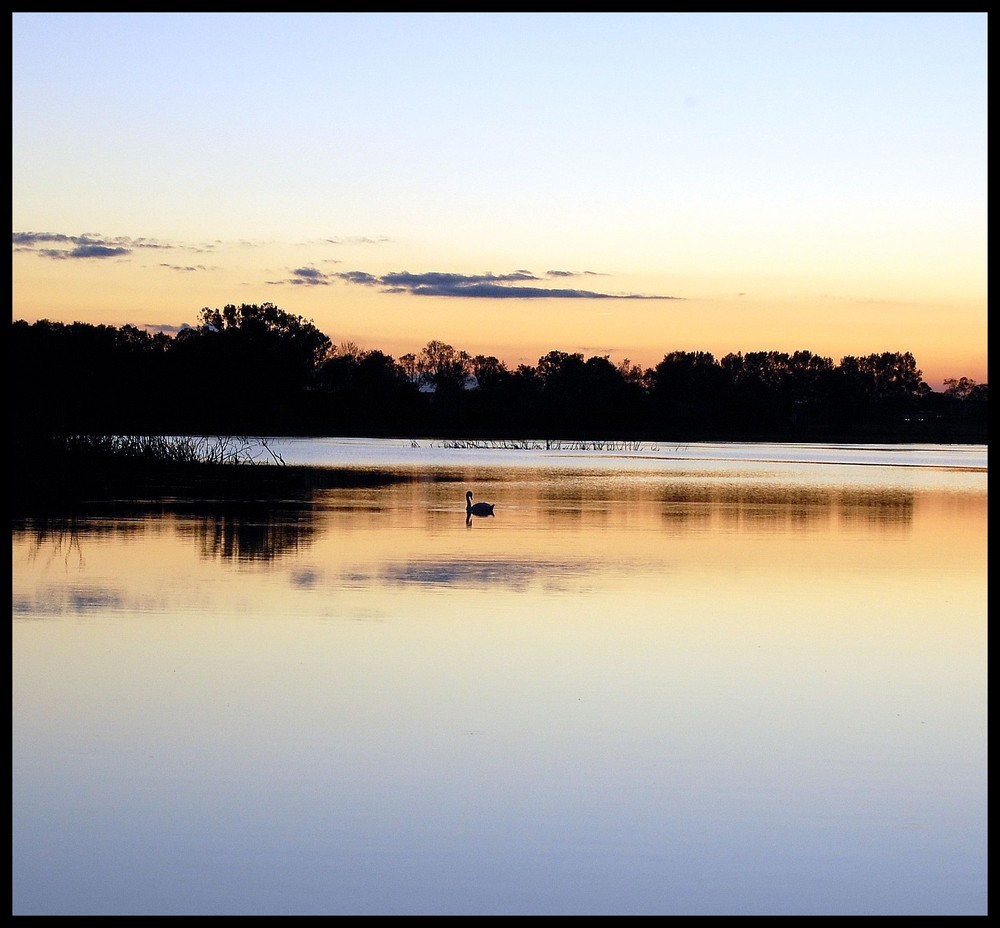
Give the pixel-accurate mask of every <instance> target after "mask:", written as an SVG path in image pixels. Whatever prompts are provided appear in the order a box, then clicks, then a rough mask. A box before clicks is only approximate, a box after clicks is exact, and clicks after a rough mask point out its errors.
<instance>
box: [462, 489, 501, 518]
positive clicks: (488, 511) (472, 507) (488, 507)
mask: <svg viewBox="0 0 1000 928" xmlns="http://www.w3.org/2000/svg"><path fill="white" fill-rule="evenodd" d="M495 506H496V503H475V504H473V502H472V490H469V491H468V492H467V493H466V494H465V514H466V515H467V516H491V515H493V509H494V507H495Z"/></svg>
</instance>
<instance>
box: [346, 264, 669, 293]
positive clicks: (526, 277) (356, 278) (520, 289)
mask: <svg viewBox="0 0 1000 928" xmlns="http://www.w3.org/2000/svg"><path fill="white" fill-rule="evenodd" d="M586 273H587V274H590V273H592V272H590V271H587V272H586ZM333 276H334V277H336V278H339V279H340V280H343V281H345V282H346V283H349V284H358V285H361V286H366V287H382V288H383V291H384V292H385V293H410V294H413V295H414V296H455V297H470V298H471V297H476V298H479V299H496V300H509V299H520V300H525V299H575V300H678V299H682V297H676V296H659V295H647V294H638V293H602V292H599V291H595V290H571V289H566V288H558V289H556V288H549V287H546V286H541V285H539V286H534V284H541V283H542V279H541V278H539V277H536V276H535V275H534V274H532V273H531V272H530V271H525V270H519V271H514V272H513V273H510V274H472V275H469V274H447V273H442V272H439V271H428V272H425V273H423V274H411V273H410V272H409V271H397V272H395V273H392V274H384V275H383V276H381V277H376V276H375V275H373V274H369V273H367V272H366V271H345V272H341V273H338V274H334V275H333ZM547 276H549V277H574V276H577V275H576V274H575V272H573V271H549V272H548V275H547ZM525 284H527V285H525Z"/></svg>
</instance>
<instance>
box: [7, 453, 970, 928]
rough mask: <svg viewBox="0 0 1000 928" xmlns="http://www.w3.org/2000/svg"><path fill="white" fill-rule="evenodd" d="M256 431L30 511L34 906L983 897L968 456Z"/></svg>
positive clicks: (28, 688) (58, 910)
mask: <svg viewBox="0 0 1000 928" xmlns="http://www.w3.org/2000/svg"><path fill="white" fill-rule="evenodd" d="M273 447H274V448H276V449H277V450H278V451H279V452H280V454H281V455H282V457H283V459H285V460H286V461H287V462H288V463H306V464H309V465H311V466H315V467H331V468H333V467H335V468H338V469H346V471H347V472H354V473H356V474H357V476H358V479H357V480H348V481H345V482H346V483H347V484H349V485H346V486H340V487H317V488H315V489H313V490H310V491H307V492H302V493H300V494H289V495H288V496H287V497H283V498H281V499H272V498H268V499H240V500H233V499H225V500H222V499H219V500H211V499H209V500H205V499H197V500H196V499H190V498H182V497H180V496H178V497H176V498H172V499H162V498H157V499H155V500H154V499H150V500H146V501H128V505H124V504H118V505H113V506H112V505H107V504H97V503H95V504H94V505H93V506H91V507H85V508H84V509H82V510H78V511H76V512H74V513H72V514H66V516H65V517H51V516H50V517H47V518H45V519H41V518H39V519H28V520H26V521H24V522H22V523H18V524H16V525H15V526H14V528H13V532H12V539H13V545H12V547H13V618H14V621H13V665H12V666H13V911H14V914H23V915H29V914H47V915H60V914H62V915H88V914H90V915H93V914H103V915H124V914H133V915H143V914H147V915H192V914H206V915H213V914H234V915H240V914H243V915H249V914H261V915H268V914H272V915H277V914H288V915H296V914H326V915H337V914H356V915H374V914H386V915H392V914H403V915H418V914H438V915H449V914H472V915H476V914H480V915H492V914H539V915H545V914H582V915H601V914H647V915H648V914H660V915H679V914H695V915H697V914H706V915H711V914H715V915H718V914H745V915H761V914H771V915H783V914H806V915H808V914H816V915H832V914H839V915H852V914H871V915H905V914H909V915H963V914H986V812H987V807H986V747H987V742H986V695H987V694H986V688H987V687H986V681H987V664H986V538H987V488H986V484H987V471H986V449H985V447H983V446H974V447H971V448H970V447H968V446H907V447H903V448H901V447H898V446H888V447H885V448H882V447H880V446H828V445H825V446H793V445H784V446H782V445H766V446H765V445H752V446H751V445H697V446H684V447H669V448H652V447H643V448H619V449H613V448H604V449H601V450H598V451H595V450H592V449H590V450H588V449H581V448H579V447H561V448H556V449H554V448H549V449H548V450H546V449H544V448H542V449H530V448H504V447H463V448H456V447H446V446H444V445H443V444H441V443H430V442H401V441H399V442H397V441H382V442H370V441H362V440H352V441H344V440H336V441H335V440H320V441H281V442H277V441H275V442H273ZM467 489H471V490H473V491H474V493H475V498H476V499H477V500H478V499H482V500H487V501H490V502H495V503H496V515H495V516H494V517H493V518H482V519H479V518H473V519H471V520H467V518H466V513H465V499H464V497H465V491H466V490H467Z"/></svg>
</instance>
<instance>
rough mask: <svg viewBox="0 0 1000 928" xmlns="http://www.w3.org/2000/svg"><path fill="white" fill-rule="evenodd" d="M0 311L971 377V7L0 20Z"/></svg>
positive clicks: (982, 237) (974, 107)
mask: <svg viewBox="0 0 1000 928" xmlns="http://www.w3.org/2000/svg"><path fill="white" fill-rule="evenodd" d="M12 24H13V41H12V47H13V69H12V77H13V111H12V114H13V120H12V122H13V134H12V159H13V166H12V200H13V202H12V223H13V230H12V231H13V254H12V273H13V287H12V290H13V294H12V295H13V306H12V318H13V319H14V320H19V319H23V320H27V321H29V322H33V321H36V320H39V319H50V320H53V321H62V322H73V321H81V322H89V323H105V324H109V325H116V326H118V325H123V324H132V325H137V326H142V327H149V328H150V329H153V330H158V329H162V330H165V331H175V330H177V329H179V328H180V327H181V326H184V325H196V324H198V322H199V318H198V317H199V312H200V310H201V309H202V308H203V307H222V306H224V305H226V304H241V303H264V302H271V303H274V304H276V305H277V306H279V307H281V308H282V309H283V310H285V311H286V312H289V313H292V314H295V315H298V316H302V317H304V318H306V319H309V320H311V321H313V322H314V323H315V325H316V326H317V327H319V328H320V329H321V330H322V331H323V332H324V333H326V334H327V335H328V336H329V337H330V338H331V339H332V341H333V343H334V344H335V345H336V344H340V343H343V342H353V343H355V344H357V345H358V346H360V347H362V348H365V349H379V350H382V351H384V352H386V353H389V354H392V355H393V356H395V357H397V358H398V357H399V356H401V355H403V354H405V353H408V352H419V351H420V349H421V348H422V347H423V346H424V345H426V344H427V343H428V342H429V341H431V340H432V339H437V340H441V341H444V342H447V343H449V344H451V345H453V346H454V347H456V348H457V349H460V350H464V351H467V352H468V353H469V354H472V355H475V354H486V355H495V356H497V357H498V358H500V359H501V360H503V361H505V362H506V363H507V364H508V366H509V367H511V368H513V367H516V366H517V365H518V364H535V363H537V361H538V359H539V357H541V356H542V355H544V354H545V353H547V352H549V351H551V350H559V351H566V352H581V353H583V354H584V355H586V356H591V355H607V356H609V357H610V358H611V359H612V360H613V361H615V362H618V361H621V360H623V359H629V360H630V361H631V362H632V363H634V364H638V365H640V366H642V367H651V366H655V365H656V364H657V363H658V362H659V361H660V360H661V359H662V358H663V356H664V355H665V354H666V353H668V352H672V351H678V350H683V351H708V352H711V353H713V354H714V355H715V356H716V358H721V357H723V356H724V355H726V354H728V353H731V352H747V351H766V350H775V351H787V352H793V351H797V350H808V351H811V352H814V353H817V354H820V355H823V356H827V357H830V358H832V359H833V361H834V362H835V363H836V362H839V360H840V359H841V358H842V357H844V356H847V355H855V356H864V355H868V354H871V353H875V352H885V351H891V352H911V353H912V354H913V355H914V356H915V358H916V360H917V364H918V366H919V367H920V369H921V370H922V371H923V375H924V379H925V380H926V381H927V383H929V384H930V385H931V386H932V388H934V389H935V390H940V389H942V383H943V381H944V380H945V379H948V378H960V377H969V378H972V379H974V380H976V381H977V382H980V383H986V382H987V381H988V376H987V351H986V340H987V295H986V254H987V207H986V188H987V168H986V155H987V102H986V63H987V15H986V14H985V13H956V14H945V13H927V14H916V13H899V14H888V13H884V14H883V13H825V14H803V13H787V14H753V13H748V14H722V13H702V14H672V13H659V14H630V13H628V14H608V13H604V14H578V13H567V14H530V13H508V14H469V13H458V14H444V13H409V14H396V13H350V14H338V13H320V14H304V13H289V14H274V13H271V14H251V13H230V14H223V13H212V14H199V13H80V14H64V13H14V14H12Z"/></svg>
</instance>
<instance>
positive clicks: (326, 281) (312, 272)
mask: <svg viewBox="0 0 1000 928" xmlns="http://www.w3.org/2000/svg"><path fill="white" fill-rule="evenodd" d="M267 283H268V284H292V285H293V286H296V287H329V286H330V275H329V274H324V273H323V272H322V271H321V270H319V269H317V268H314V267H297V268H295V270H294V271H292V276H291V277H287V278H285V279H284V280H269V281H267Z"/></svg>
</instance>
